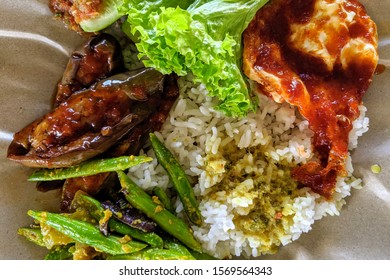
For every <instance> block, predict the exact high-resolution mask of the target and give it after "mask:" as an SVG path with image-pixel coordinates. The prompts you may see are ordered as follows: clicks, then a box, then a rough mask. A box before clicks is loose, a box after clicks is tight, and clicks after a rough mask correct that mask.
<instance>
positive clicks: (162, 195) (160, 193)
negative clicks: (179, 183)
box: [153, 187, 175, 213]
mask: <svg viewBox="0 0 390 280" xmlns="http://www.w3.org/2000/svg"><path fill="white" fill-rule="evenodd" d="M153 193H154V194H155V195H156V196H157V197H158V199H159V200H160V202H161V203H162V205H163V206H164V207H165V208H166V209H167V210H168V211H169V212H172V213H173V212H174V211H175V209H174V208H173V205H172V202H171V199H170V198H169V197H168V195H167V193H166V192H165V191H164V190H163V189H162V188H161V187H155V188H154V189H153Z"/></svg>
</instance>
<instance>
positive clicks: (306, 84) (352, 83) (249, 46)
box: [244, 0, 377, 197]
mask: <svg viewBox="0 0 390 280" xmlns="http://www.w3.org/2000/svg"><path fill="white" fill-rule="evenodd" d="M316 2H317V1H315V0H299V1H290V0H274V1H271V2H270V4H269V5H267V6H265V7H264V8H263V9H261V10H260V11H259V12H258V14H257V15H256V18H255V19H254V20H253V21H252V22H251V24H250V25H249V27H248V29H247V30H246V32H245V33H244V71H245V73H246V74H247V75H248V77H249V78H251V79H253V80H255V81H257V82H258V87H259V90H260V91H261V92H262V93H264V94H266V95H269V96H272V97H274V99H275V100H276V101H278V102H281V101H286V102H288V103H290V104H292V105H295V106H297V107H298V109H299V111H300V113H301V114H302V115H303V116H304V117H305V118H306V119H307V120H308V121H309V126H310V129H311V130H313V132H314V139H313V146H314V150H315V151H316V152H317V154H318V157H319V161H318V162H317V161H312V162H309V163H307V164H304V165H302V166H299V167H297V168H295V169H294V170H293V171H292V176H293V178H295V179H296V180H297V181H298V182H300V183H302V185H304V186H308V187H310V188H311V189H312V190H314V191H315V192H317V193H319V194H321V195H323V196H325V197H331V195H332V193H333V191H334V187H335V183H336V179H337V176H345V175H346V170H345V160H346V158H347V156H348V143H349V132H350V131H351V129H352V122H353V121H354V120H355V119H356V118H357V117H358V116H359V108H358V106H359V105H360V104H362V97H363V94H364V93H365V92H366V90H367V88H368V86H369V84H370V83H371V79H372V75H373V73H374V71H375V67H376V61H375V56H374V59H369V58H370V57H369V56H368V58H363V59H360V58H358V59H355V58H356V56H355V57H353V55H355V53H354V51H353V50H352V51H350V50H348V49H345V53H344V55H345V56H346V59H349V58H348V55H350V56H352V58H351V59H349V60H347V64H346V65H345V64H342V63H341V58H340V57H341V55H340V54H341V53H342V51H343V48H344V47H345V46H346V45H347V44H348V43H349V42H354V40H355V39H358V40H364V42H365V43H367V44H372V45H373V46H376V44H377V42H376V39H377V38H376V33H375V31H376V29H375V25H374V24H373V22H372V21H371V20H370V19H369V17H368V16H367V15H366V13H365V10H364V8H363V6H362V5H361V4H360V3H359V2H358V1H344V2H345V3H344V4H343V8H344V10H345V11H347V12H348V13H350V14H356V16H355V17H354V20H353V22H352V23H351V25H349V26H348V28H346V27H345V26H338V28H337V30H336V31H335V32H336V33H333V32H329V34H326V35H327V36H328V38H330V39H329V40H327V41H326V50H327V52H328V54H329V57H331V58H333V57H337V58H336V59H335V61H334V63H333V64H329V63H326V61H325V60H324V59H322V57H319V56H316V55H312V54H311V53H308V52H304V51H302V49H299V48H297V47H296V46H295V45H293V43H292V39H291V38H292V31H291V28H292V25H293V24H305V23H307V22H310V19H311V18H312V17H314V16H315V14H314V13H315V5H316ZM324 2H334V1H324ZM351 12H352V13H351ZM341 14H342V15H344V14H343V13H341V10H340V11H339V15H341ZM342 17H343V16H341V20H343V21H346V20H347V19H346V17H344V18H342ZM329 20H330V19H327V18H326V16H324V18H323V19H322V21H318V22H316V26H315V27H316V28H320V30H326V28H327V25H326V23H327V22H328V21H329ZM305 32H306V34H305V36H304V37H305V39H306V38H311V36H312V37H313V42H315V40H317V39H318V38H317V37H316V36H317V34H318V30H314V29H307V30H305ZM302 45H304V44H302ZM254 73H255V74H254ZM264 73H267V74H272V75H273V77H276V79H277V80H279V81H280V84H279V85H277V86H275V82H274V81H272V80H270V79H267V78H264V76H261V75H262V74H264ZM256 74H259V76H256ZM273 83H274V84H273Z"/></svg>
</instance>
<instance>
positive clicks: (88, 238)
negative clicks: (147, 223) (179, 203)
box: [27, 210, 147, 255]
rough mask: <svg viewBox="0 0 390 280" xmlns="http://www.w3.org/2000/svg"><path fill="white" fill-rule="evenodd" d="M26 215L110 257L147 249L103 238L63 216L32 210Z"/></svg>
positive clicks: (91, 229)
mask: <svg viewBox="0 0 390 280" xmlns="http://www.w3.org/2000/svg"><path fill="white" fill-rule="evenodd" d="M27 214H28V215H29V216H31V217H33V218H34V219H36V220H38V221H39V222H40V223H44V224H46V225H48V226H50V227H52V228H54V229H55V230H57V231H59V232H61V233H62V234H64V235H66V236H68V237H70V238H72V239H73V240H75V241H78V242H80V243H83V244H86V245H89V246H92V247H94V248H96V249H97V250H99V251H102V252H105V253H107V254H110V255H120V254H129V253H133V252H137V251H140V250H142V249H144V248H145V247H147V244H145V243H141V242H138V241H134V240H130V241H128V240H126V239H124V238H120V237H117V236H113V235H111V236H108V237H105V236H104V235H103V234H102V233H101V232H100V231H99V229H98V228H96V227H95V226H94V225H92V224H90V223H87V222H83V221H79V220H76V219H72V218H69V217H67V216H65V215H61V214H55V213H50V212H45V211H32V210H29V211H28V212H27Z"/></svg>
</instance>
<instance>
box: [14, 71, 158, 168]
mask: <svg viewBox="0 0 390 280" xmlns="http://www.w3.org/2000/svg"><path fill="white" fill-rule="evenodd" d="M164 80H165V76H164V75H162V74H161V73H159V72H158V71H156V70H154V69H151V68H144V69H138V70H134V71H130V72H126V73H121V74H118V75H115V76H112V77H110V78H108V79H105V80H101V81H99V82H98V83H97V84H95V85H94V86H93V87H91V88H89V89H87V90H83V91H79V92H77V93H74V94H72V95H71V96H70V97H69V98H68V99H67V100H66V101H64V102H62V103H61V104H60V105H59V106H58V107H56V108H55V109H54V110H53V111H52V112H50V113H48V114H46V115H45V116H43V117H42V118H41V119H39V120H37V121H35V122H33V123H31V124H30V125H28V126H27V127H25V128H24V129H22V130H21V131H20V132H18V133H16V134H15V135H14V140H13V141H12V143H11V144H10V146H9V149H8V154H7V156H8V158H9V159H10V160H13V161H16V162H19V163H21V164H23V165H25V166H30V167H41V168H42V167H44V168H57V167H68V166H72V165H75V164H78V163H80V162H82V161H85V160H87V159H90V158H92V157H95V156H97V155H100V154H102V153H104V152H106V151H107V150H108V149H109V148H111V147H112V146H113V145H115V143H117V142H118V141H119V140H120V139H122V138H123V136H125V135H126V134H128V133H129V132H130V131H131V130H132V129H133V128H134V127H136V126H137V125H138V124H140V123H142V122H143V121H145V120H146V119H147V118H148V117H149V116H150V115H151V114H152V113H154V112H155V111H156V109H157V107H158V106H159V104H160V103H161V94H162V92H163V89H164Z"/></svg>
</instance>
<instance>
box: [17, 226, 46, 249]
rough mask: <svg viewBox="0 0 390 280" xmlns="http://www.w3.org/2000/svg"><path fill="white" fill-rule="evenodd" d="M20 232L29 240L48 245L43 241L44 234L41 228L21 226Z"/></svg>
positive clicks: (40, 244)
mask: <svg viewBox="0 0 390 280" xmlns="http://www.w3.org/2000/svg"><path fill="white" fill-rule="evenodd" d="M18 234H20V235H22V236H24V237H26V238H27V240H29V241H31V242H33V243H35V244H37V245H39V246H42V247H46V244H45V242H44V241H43V235H42V231H41V229H40V228H19V229H18Z"/></svg>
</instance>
